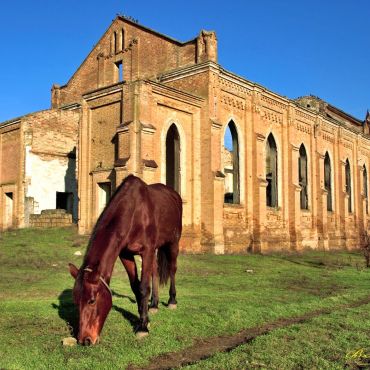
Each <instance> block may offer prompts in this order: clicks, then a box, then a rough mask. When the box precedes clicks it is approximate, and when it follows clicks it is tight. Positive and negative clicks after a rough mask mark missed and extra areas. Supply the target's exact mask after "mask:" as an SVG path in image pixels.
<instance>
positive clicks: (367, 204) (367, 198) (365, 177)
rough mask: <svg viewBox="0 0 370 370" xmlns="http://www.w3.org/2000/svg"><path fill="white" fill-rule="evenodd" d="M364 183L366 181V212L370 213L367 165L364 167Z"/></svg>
mask: <svg viewBox="0 0 370 370" xmlns="http://www.w3.org/2000/svg"><path fill="white" fill-rule="evenodd" d="M363 169H364V170H363V173H362V176H363V183H364V197H365V202H366V204H365V208H366V214H368V213H369V197H368V191H367V171H366V166H365V165H364V167H363Z"/></svg>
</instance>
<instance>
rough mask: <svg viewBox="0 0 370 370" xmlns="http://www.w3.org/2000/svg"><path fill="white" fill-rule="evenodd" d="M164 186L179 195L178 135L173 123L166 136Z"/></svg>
mask: <svg viewBox="0 0 370 370" xmlns="http://www.w3.org/2000/svg"><path fill="white" fill-rule="evenodd" d="M166 184H167V185H168V186H171V187H172V188H173V189H174V190H176V191H177V192H178V193H180V190H181V189H180V135H179V132H178V130H177V127H176V125H175V124H174V123H173V124H172V125H171V126H170V128H169V129H168V131H167V136H166Z"/></svg>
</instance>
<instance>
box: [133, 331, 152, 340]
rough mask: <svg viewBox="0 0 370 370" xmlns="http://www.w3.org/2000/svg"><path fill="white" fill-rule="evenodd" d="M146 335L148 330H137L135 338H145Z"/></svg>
mask: <svg viewBox="0 0 370 370" xmlns="http://www.w3.org/2000/svg"><path fill="white" fill-rule="evenodd" d="M148 335H149V332H148V331H137V332H136V338H137V339H141V338H145V337H147V336H148Z"/></svg>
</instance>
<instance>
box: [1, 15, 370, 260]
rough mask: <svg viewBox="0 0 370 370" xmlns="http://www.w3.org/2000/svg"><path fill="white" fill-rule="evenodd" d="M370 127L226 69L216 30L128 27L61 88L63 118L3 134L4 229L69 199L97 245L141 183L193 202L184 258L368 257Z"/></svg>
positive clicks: (46, 118) (9, 127) (33, 120)
mask: <svg viewBox="0 0 370 370" xmlns="http://www.w3.org/2000/svg"><path fill="white" fill-rule="evenodd" d="M369 127H370V116H369V114H368V115H367V117H366V118H365V120H364V121H361V120H358V119H356V118H354V117H352V116H350V115H349V114H346V113H345V112H343V111H341V110H340V109H338V108H336V107H334V106H332V105H330V104H328V103H326V102H324V101H322V100H320V99H319V98H317V97H314V96H307V97H302V98H299V99H296V100H290V99H288V98H286V97H282V96H279V95H277V94H275V93H273V92H271V91H269V90H268V89H266V88H264V87H263V86H260V85H258V84H255V83H252V82H250V81H248V80H246V79H244V78H242V77H240V76H238V75H236V74H234V73H231V72H229V71H226V70H225V69H224V68H223V67H222V66H220V65H219V64H217V38H216V35H215V33H214V32H207V31H201V32H200V34H199V36H198V37H196V38H195V39H193V40H190V41H188V42H185V43H182V42H179V41H176V40H174V39H172V38H170V37H168V36H165V35H162V34H160V33H158V32H156V31H153V30H151V29H148V28H146V27H143V26H141V25H139V24H137V23H135V22H132V21H131V20H129V19H126V18H124V17H121V16H118V17H117V18H116V19H115V20H114V21H113V22H112V24H111V26H110V27H109V28H108V30H107V31H106V32H105V33H104V35H103V36H102V38H101V39H100V40H99V42H98V43H97V44H96V46H95V47H94V48H93V50H92V51H91V52H90V54H89V55H88V56H87V58H86V59H85V60H84V61H83V63H82V64H81V66H80V67H79V68H78V70H77V71H76V72H75V74H74V75H73V76H72V77H71V79H70V80H69V81H68V83H67V84H66V85H64V86H59V85H54V86H53V88H52V109H51V110H48V111H45V112H39V113H36V114H34V115H28V116H25V117H22V118H20V119H18V120H13V121H8V122H5V123H3V124H2V125H0V134H1V141H0V155H1V159H0V163H1V169H0V190H1V201H0V209H1V210H2V211H1V215H0V226H1V227H2V228H6V227H7V226H9V225H10V221H9V217H10V216H9V215H10V214H11V213H10V211H9V209H10V207H11V208H12V212H13V213H12V216H11V217H10V218H11V219H12V223H11V224H12V225H13V226H20V227H22V226H25V225H28V224H29V221H28V217H29V215H31V214H35V213H38V212H40V211H41V210H42V209H48V208H53V207H52V206H51V205H52V203H53V202H52V201H51V200H52V199H53V201H54V202H56V201H57V200H56V192H61V193H65V195H60V196H59V198H61V197H62V198H63V199H64V200H65V202H68V201H67V199H70V201H69V202H70V203H71V204H72V205H70V206H68V207H69V208H68V207H67V204H63V207H57V204H56V203H55V205H54V208H55V207H57V208H64V209H66V210H67V212H69V213H70V212H74V213H75V216H74V217H75V218H77V200H78V227H79V231H80V232H81V233H89V232H90V231H91V230H92V228H93V225H94V223H95V221H96V220H97V218H98V216H99V214H100V212H101V210H102V209H103V208H104V206H105V204H106V202H107V201H108V199H109V197H110V195H111V194H112V192H113V191H114V189H115V188H116V187H117V185H118V184H119V183H120V182H121V181H122V179H123V178H124V177H125V176H126V175H128V174H130V173H134V174H136V175H138V176H140V177H141V178H143V179H144V180H145V181H146V182H148V183H153V182H163V183H167V184H169V185H171V186H173V187H174V188H175V189H176V190H178V191H179V193H180V194H181V196H182V198H183V205H184V217H183V225H184V231H183V238H182V246H181V247H182V249H183V250H185V251H193V252H206V251H209V252H214V253H234V252H245V251H252V250H253V251H266V250H284V249H285V250H288V249H301V248H306V247H310V248H325V249H329V248H355V247H358V246H360V245H361V244H362V243H363V240H364V233H365V232H366V231H369V228H370V217H369V213H368V188H369V179H368V168H369V165H370V160H369V155H370V136H369ZM77 131H78V132H77ZM42 132H45V133H46V134H47V135H42ZM225 132H228V133H229V135H230V137H231V148H230V149H229V150H226V149H225ZM30 133H31V134H30ZM30 143H31V144H30ZM56 143H58V144H57V145H56ZM30 154H32V158H33V159H32V161H34V162H32V161H31V162H32V163H35V165H34V167H32V166H31V165H28V164H27V163H28V162H27V158H28V157H27V156H28V155H30ZM76 155H77V158H76V157H75V156H76ZM4 158H11V160H9V161H8V159H7V160H6V161H4ZM10 161H14V165H11V166H9V162H10ZM56 162H58V165H56V168H57V169H54V168H53V163H56ZM76 162H77V164H76ZM37 163H42V165H43V166H44V170H43V169H42V168H41V167H39V166H38V164H37ZM74 166H77V167H76V169H75V167H74ZM31 167H32V168H31ZM50 171H52V172H53V173H54V174H53V175H50ZM73 173H74V174H75V176H76V177H77V180H78V181H77V183H78V186H77V183H76V177H73V176H72V174H73ZM66 174H67V175H66ZM68 175H69V176H70V178H69V177H68ZM39 176H43V178H42V180H41V179H40V180H36V179H38V178H39ZM67 178H68V179H69V180H71V181H69V180H68V181H67V180H66V179H67ZM62 179H63V181H64V188H63V186H61V183H62ZM52 182H53V185H52ZM54 182H55V183H58V184H59V185H55V184H54ZM30 184H31V185H30ZM42 185H44V187H46V188H47V191H46V193H47V194H49V195H50V196H49V198H50V199H49V200H50V201H49V203H48V204H46V203H45V204H42V201H41V200H42V199H43V196H42V194H41V193H42V192H41V190H40V189H41V186H42ZM30 187H31V188H32V189H33V190H32V191H31V190H30ZM58 189H59V190H58ZM76 191H78V196H77V195H76ZM46 193H45V194H46ZM68 194H69V195H68ZM10 198H11V199H10ZM29 198H33V199H29ZM60 202H61V200H60ZM10 204H12V205H11V206H10ZM30 204H31V205H32V204H33V206H30ZM35 204H37V207H35Z"/></svg>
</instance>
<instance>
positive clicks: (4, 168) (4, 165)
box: [0, 128, 21, 184]
mask: <svg viewBox="0 0 370 370" xmlns="http://www.w3.org/2000/svg"><path fill="white" fill-rule="evenodd" d="M0 135H1V139H0V140H1V159H2V160H1V163H0V166H1V167H0V169H1V171H0V172H1V175H0V182H1V183H2V184H8V183H15V182H17V180H18V177H19V169H20V155H21V152H20V147H21V146H20V144H21V143H20V130H19V128H9V129H8V130H5V129H4V130H2V132H0Z"/></svg>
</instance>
